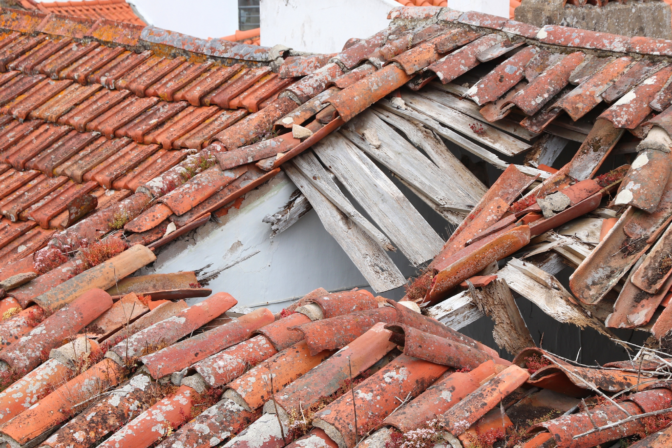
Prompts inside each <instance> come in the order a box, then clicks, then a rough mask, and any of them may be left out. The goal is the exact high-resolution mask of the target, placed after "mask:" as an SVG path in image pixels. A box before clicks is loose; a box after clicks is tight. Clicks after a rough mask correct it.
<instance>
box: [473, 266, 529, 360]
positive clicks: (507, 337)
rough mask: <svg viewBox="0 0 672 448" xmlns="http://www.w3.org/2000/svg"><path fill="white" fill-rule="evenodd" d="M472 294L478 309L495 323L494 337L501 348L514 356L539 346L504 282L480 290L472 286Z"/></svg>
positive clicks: (494, 283) (497, 282)
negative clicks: (528, 348)
mask: <svg viewBox="0 0 672 448" xmlns="http://www.w3.org/2000/svg"><path fill="white" fill-rule="evenodd" d="M469 293H470V295H471V297H473V298H474V301H475V303H476V306H477V307H478V309H480V310H481V312H482V313H483V314H485V315H486V316H488V317H490V318H491V319H492V320H493V321H494V323H495V327H494V329H493V330H492V335H493V337H494V339H495V343H496V344H497V346H498V347H499V348H502V349H504V350H506V351H507V352H509V353H510V354H512V355H514V356H515V355H517V354H518V353H519V352H520V351H522V350H523V349H525V348H527V347H535V346H536V344H535V343H534V339H532V335H531V334H530V330H529V329H528V328H527V324H525V320H523V316H522V315H521V314H520V309H519V308H518V305H517V304H516V301H515V299H514V298H513V294H511V290H510V289H509V287H508V286H507V284H506V282H505V281H504V280H501V279H497V280H495V281H493V282H492V283H490V284H487V285H485V286H484V287H483V288H479V289H476V288H474V287H473V286H472V285H471V284H469Z"/></svg>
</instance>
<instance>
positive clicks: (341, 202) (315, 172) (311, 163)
mask: <svg viewBox="0 0 672 448" xmlns="http://www.w3.org/2000/svg"><path fill="white" fill-rule="evenodd" d="M294 166H296V168H298V170H299V171H300V172H301V174H303V175H304V177H305V178H306V179H308V182H310V183H311V184H312V185H313V186H314V187H315V188H317V190H318V191H319V192H320V193H322V194H323V195H324V196H325V197H326V198H327V199H328V200H329V201H330V202H331V203H332V204H333V205H335V206H336V207H337V208H338V209H339V210H340V211H341V212H342V213H343V214H345V216H347V217H348V218H349V219H350V220H352V222H354V223H355V224H357V225H358V226H359V227H361V229H362V230H363V231H364V232H365V233H366V234H367V235H369V237H371V239H372V240H373V241H375V242H377V243H378V244H379V245H380V247H382V248H383V249H385V250H391V251H396V249H395V247H394V246H393V245H392V243H391V242H390V240H389V239H388V238H387V237H386V236H385V235H383V233H382V232H381V231H380V230H378V229H377V228H376V227H375V226H374V225H373V224H371V222H369V220H368V219H366V218H365V217H364V216H362V214H361V213H359V212H358V211H357V209H355V207H354V206H353V205H352V204H351V203H350V201H349V200H348V198H347V197H345V195H344V194H343V192H341V190H340V189H339V188H338V185H336V182H334V181H333V180H332V179H331V176H330V175H329V173H328V171H327V170H325V169H324V167H323V166H322V164H321V163H320V161H319V160H317V157H315V154H314V153H313V152H312V151H306V152H304V153H303V154H301V155H300V156H297V157H295V158H294Z"/></svg>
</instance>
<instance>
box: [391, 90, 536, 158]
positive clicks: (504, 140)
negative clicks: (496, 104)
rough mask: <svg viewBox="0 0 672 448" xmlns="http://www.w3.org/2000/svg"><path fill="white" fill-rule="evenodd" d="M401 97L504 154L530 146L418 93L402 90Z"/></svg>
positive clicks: (512, 153) (441, 121) (511, 154)
mask: <svg viewBox="0 0 672 448" xmlns="http://www.w3.org/2000/svg"><path fill="white" fill-rule="evenodd" d="M402 99H403V100H404V102H405V103H406V105H407V106H409V107H411V108H413V109H415V110H416V111H418V112H421V113H423V114H425V115H430V116H432V117H434V118H435V119H436V120H437V121H439V122H440V123H442V124H444V125H446V126H448V127H449V128H451V129H454V130H455V131H457V132H459V133H461V134H463V135H465V136H468V137H469V138H471V139H472V140H475V141H477V142H478V143H480V144H482V145H485V146H487V147H489V148H492V149H494V150H495V151H498V152H500V153H502V154H504V155H507V156H514V155H516V154H520V153H522V152H524V151H527V150H528V149H530V148H531V146H530V145H529V144H527V143H525V142H523V141H522V140H519V139H517V138H515V137H512V136H511V135H509V134H507V133H505V132H502V131H500V130H499V129H496V128H494V127H492V126H491V125H489V124H485V123H481V122H478V123H474V120H473V118H471V117H469V116H467V115H465V114H463V113H462V112H458V111H456V110H455V109H451V108H450V107H447V106H444V105H443V104H440V103H437V102H436V101H432V100H429V99H427V98H425V97H424V96H422V95H420V94H417V93H407V92H404V93H403V94H402Z"/></svg>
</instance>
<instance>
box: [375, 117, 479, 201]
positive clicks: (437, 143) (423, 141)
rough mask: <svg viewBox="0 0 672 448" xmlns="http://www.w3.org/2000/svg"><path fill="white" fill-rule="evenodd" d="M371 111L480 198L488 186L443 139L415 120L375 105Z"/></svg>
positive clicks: (445, 173) (450, 176)
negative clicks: (461, 160)
mask: <svg viewBox="0 0 672 448" xmlns="http://www.w3.org/2000/svg"><path fill="white" fill-rule="evenodd" d="M373 111H374V112H375V113H376V115H378V116H379V117H380V118H381V119H382V120H384V121H385V122H386V123H388V124H390V125H391V126H393V127H395V128H397V129H398V130H400V131H401V132H403V133H404V134H405V135H406V137H407V138H408V140H409V141H410V142H411V143H413V144H414V145H415V146H416V147H418V148H420V149H421V150H423V151H424V152H425V154H427V156H429V158H430V159H432V162H434V163H435V164H436V166H438V167H439V168H440V169H441V171H443V173H444V175H446V176H448V178H449V179H451V180H453V181H455V182H459V183H460V185H462V189H463V190H465V191H467V193H468V194H469V195H470V196H471V198H472V199H473V200H475V201H478V200H480V199H481V198H482V197H483V195H484V194H485V192H486V191H488V187H486V186H485V185H483V182H481V181H480V180H478V178H477V177H476V176H474V174H473V173H472V172H471V171H469V169H468V168H467V167H466V166H464V164H463V163H462V162H460V160H459V159H458V158H457V157H455V155H453V153H452V152H450V150H449V149H448V147H447V146H446V145H445V144H444V143H443V141H442V140H441V139H440V138H439V137H438V136H437V135H436V134H434V132H432V131H431V130H429V129H426V128H425V127H424V126H422V124H420V123H418V122H417V121H416V120H408V119H406V118H402V117H401V116H399V115H395V114H393V113H391V112H389V111H387V110H385V109H383V108H382V107H380V106H378V105H376V106H375V107H374V108H373Z"/></svg>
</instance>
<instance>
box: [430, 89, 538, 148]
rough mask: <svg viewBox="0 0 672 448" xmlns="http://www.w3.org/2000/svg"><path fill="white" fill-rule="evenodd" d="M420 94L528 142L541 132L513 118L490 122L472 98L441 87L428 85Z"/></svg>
mask: <svg viewBox="0 0 672 448" xmlns="http://www.w3.org/2000/svg"><path fill="white" fill-rule="evenodd" d="M418 94H419V95H421V96H424V97H425V98H427V99H429V100H432V101H435V102H437V103H440V104H443V105H444V106H446V107H450V108H451V109H455V110H457V111H459V112H462V113H463V114H465V115H468V116H470V117H471V118H474V119H476V120H478V121H481V122H483V123H485V124H488V125H490V126H494V127H496V128H497V129H501V130H502V131H505V132H508V133H509V134H513V135H515V136H516V137H518V138H522V139H523V140H527V141H528V142H529V141H530V140H532V139H533V138H534V137H536V136H537V135H539V134H535V133H533V132H530V131H528V130H527V129H525V128H524V127H522V126H521V125H520V123H516V122H515V121H513V120H509V119H506V118H504V119H503V120H498V121H494V122H489V121H488V120H486V119H485V118H483V115H481V108H480V107H479V106H478V105H477V104H476V103H474V102H473V101H472V100H470V99H465V98H459V97H457V96H455V95H454V94H452V93H448V92H446V91H443V90H441V89H437V88H434V87H433V86H428V87H427V88H426V89H422V90H420V91H419V92H418Z"/></svg>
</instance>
